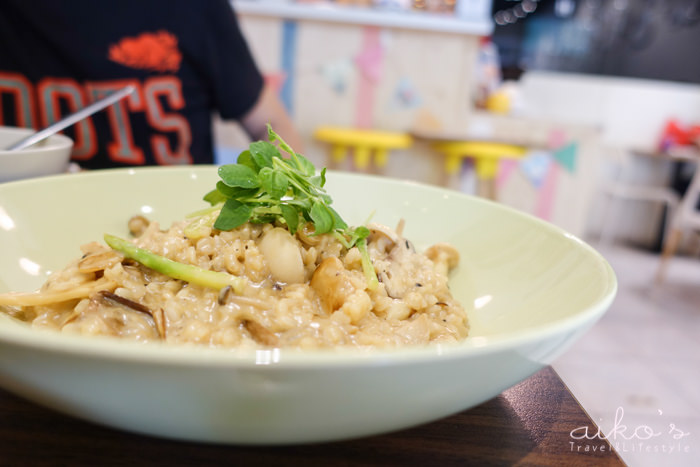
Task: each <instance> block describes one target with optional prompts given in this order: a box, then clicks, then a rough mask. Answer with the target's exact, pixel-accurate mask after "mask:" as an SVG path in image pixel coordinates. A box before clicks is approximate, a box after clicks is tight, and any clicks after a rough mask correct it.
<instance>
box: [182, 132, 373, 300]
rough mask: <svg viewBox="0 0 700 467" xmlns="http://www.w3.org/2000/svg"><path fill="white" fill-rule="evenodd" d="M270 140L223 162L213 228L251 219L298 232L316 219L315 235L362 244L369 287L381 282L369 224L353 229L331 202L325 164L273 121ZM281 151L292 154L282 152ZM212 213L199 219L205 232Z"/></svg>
mask: <svg viewBox="0 0 700 467" xmlns="http://www.w3.org/2000/svg"><path fill="white" fill-rule="evenodd" d="M267 130H268V138H269V141H256V142H253V143H251V144H250V146H249V149H248V150H247V151H243V152H242V153H241V154H240V155H239V156H238V161H237V163H236V164H228V165H222V166H221V167H219V177H220V178H221V180H220V181H219V182H217V184H216V189H215V190H212V191H210V192H209V193H207V194H206V195H204V200H205V201H207V202H208V203H209V204H211V205H212V206H213V207H212V208H210V209H218V206H221V210H220V211H219V214H218V217H216V219H215V221H214V222H213V227H214V228H216V229H219V230H232V229H235V228H237V227H239V226H241V225H243V224H245V223H246V222H251V223H267V222H270V223H274V222H280V223H284V224H286V225H287V228H288V229H289V232H290V233H291V234H292V235H294V234H295V233H296V232H297V230H298V229H299V225H300V223H301V222H302V220H304V221H309V222H312V223H313V227H314V235H322V234H328V233H330V234H332V235H333V236H334V237H335V238H337V239H338V241H340V242H341V243H342V244H343V246H345V247H346V248H348V249H349V248H352V247H355V246H356V247H357V248H358V249H360V252H361V255H362V267H363V270H364V271H365V276H366V277H367V282H368V284H369V287H370V288H373V287H376V284H377V276H376V273H375V272H374V268H373V266H372V263H371V261H370V257H369V253H368V251H367V242H366V239H367V237H368V236H369V230H368V229H367V228H366V227H362V226H361V227H357V228H350V227H348V224H347V223H346V222H345V221H344V220H343V218H342V217H341V216H340V214H339V213H338V212H337V211H336V210H335V209H333V208H332V207H331V205H332V203H333V200H332V199H331V197H330V196H329V195H328V193H326V190H325V188H324V187H325V185H326V169H325V168H323V169H322V170H321V171H320V172H317V171H316V167H314V165H313V163H312V162H311V161H309V160H308V159H307V158H306V157H304V156H302V155H301V154H298V153H297V152H295V151H294V150H293V149H292V148H291V147H290V146H289V145H288V144H287V143H286V142H285V141H284V140H283V139H282V138H281V137H280V136H279V135H278V134H277V133H275V132H274V131H273V130H272V127H270V126H269V125H268V127H267ZM280 150H282V151H284V152H285V153H286V154H287V155H288V156H289V157H283V156H282V153H281V152H280ZM212 217H213V215H211V213H209V212H206V213H204V214H202V215H201V216H200V217H199V218H198V219H197V220H196V221H195V222H197V223H198V224H197V229H193V230H194V231H196V232H198V231H203V227H206V226H207V225H211V224H209V223H210V222H211V220H210V219H211V218H212Z"/></svg>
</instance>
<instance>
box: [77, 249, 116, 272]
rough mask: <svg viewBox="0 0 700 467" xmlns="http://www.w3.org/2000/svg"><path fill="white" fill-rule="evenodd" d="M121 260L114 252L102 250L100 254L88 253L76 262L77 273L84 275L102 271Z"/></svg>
mask: <svg viewBox="0 0 700 467" xmlns="http://www.w3.org/2000/svg"><path fill="white" fill-rule="evenodd" d="M122 259H123V258H122V257H121V256H120V255H119V254H118V253H117V252H115V251H114V250H107V249H104V250H103V251H101V252H95V253H88V254H87V255H86V256H83V258H82V259H81V260H80V261H79V262H78V271H80V272H82V273H84V274H86V273H90V272H98V271H104V270H105V269H107V268H110V267H112V266H114V265H115V264H117V263H118V262H120V261H121V260H122Z"/></svg>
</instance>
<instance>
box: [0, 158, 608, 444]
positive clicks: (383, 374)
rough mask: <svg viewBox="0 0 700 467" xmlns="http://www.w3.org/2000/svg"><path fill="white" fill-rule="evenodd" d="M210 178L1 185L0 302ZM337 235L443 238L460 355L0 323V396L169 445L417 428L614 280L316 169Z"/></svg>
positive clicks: (529, 352)
mask: <svg viewBox="0 0 700 467" xmlns="http://www.w3.org/2000/svg"><path fill="white" fill-rule="evenodd" d="M216 180H217V174H216V169H215V167H211V166H199V167H179V168H143V169H131V170H129V169H123V170H122V169H118V170H107V171H95V172H91V173H81V174H75V175H61V176H55V177H47V178H41V179H33V180H26V181H20V182H12V183H7V184H0V292H6V291H10V290H18V291H29V290H34V289H36V288H38V287H39V286H40V285H41V284H42V283H43V281H44V280H45V279H46V276H47V274H48V273H49V272H50V271H53V270H56V269H58V268H61V267H63V266H64V265H65V264H66V263H67V262H68V261H70V260H71V259H73V258H75V257H76V256H78V255H79V254H80V252H79V250H78V247H79V246H80V245H81V244H83V243H85V242H88V241H92V240H98V241H99V240H101V239H102V235H103V233H105V232H110V233H114V234H120V235H126V221H127V219H128V218H129V217H131V216H133V215H134V214H138V213H142V214H145V215H147V216H149V217H150V218H152V219H155V220H158V221H160V222H161V223H162V224H163V225H168V224H169V223H170V222H171V221H174V220H179V219H181V218H183V217H184V215H185V214H187V213H189V212H192V211H195V210H197V209H199V208H202V207H205V203H204V202H203V201H201V197H202V195H203V194H204V193H206V192H207V191H209V189H211V188H212V187H213V185H214V183H215V181H216ZM327 187H328V189H329V192H330V194H331V195H332V196H333V197H334V200H335V203H334V207H335V208H336V209H337V210H338V211H339V212H340V213H341V214H342V215H343V217H344V218H345V219H346V220H347V221H348V222H349V223H351V224H358V223H361V222H363V221H364V220H365V219H367V217H368V216H369V215H370V214H371V213H372V212H374V213H375V214H374V218H373V220H375V221H377V222H381V223H383V224H386V225H389V226H394V225H396V223H397V222H398V221H399V220H400V219H401V218H403V219H405V220H406V228H405V230H404V233H405V236H406V237H407V238H409V239H412V240H413V241H414V243H415V244H416V246H417V247H418V248H421V247H425V246H427V245H429V244H432V243H436V242H440V241H446V242H450V243H452V244H453V245H455V246H456V247H457V248H458V250H459V251H460V254H461V263H460V266H459V267H458V269H457V270H456V272H455V274H454V276H453V277H452V279H451V282H450V284H451V289H452V291H453V293H454V295H455V296H456V297H457V298H458V299H460V300H461V301H462V303H463V304H464V305H465V307H466V308H467V309H468V310H469V318H470V321H471V334H470V337H469V338H468V339H467V340H466V341H465V342H463V343H461V344H459V345H451V346H445V345H442V346H440V345H436V346H429V347H420V348H406V349H399V350H392V351H376V352H359V351H352V350H339V351H326V352H299V351H288V350H269V351H257V352H254V351H249V352H238V351H228V350H216V349H201V348H191V347H176V346H162V345H155V344H153V345H145V344H138V343H133V342H125V341H119V340H116V339H114V340H113V339H108V338H86V337H77V336H67V335H62V334H59V333H53V332H47V331H45V332H40V331H37V330H32V329H30V328H29V327H28V326H26V325H24V324H22V323H16V322H14V321H12V320H11V319H10V318H8V317H6V316H2V317H1V318H0V385H1V386H2V387H4V388H5V389H7V390H10V391H12V392H15V393H17V394H19V395H22V396H24V397H26V398H28V399H30V400H33V401H35V402H37V403H39V404H43V405H45V406H47V407H50V408H53V409H55V410H58V411H61V412H64V413H66V414H70V415H72V416H76V417H80V418H83V419H87V420H91V421H94V422H97V423H101V424H104V425H108V426H112V427H116V428H120V429H124V430H128V431H133V432H138V433H144V434H151V435H156V436H163V437H168V438H175V439H184V440H196V441H207V442H223V443H241V444H288V443H302V442H317V441H329V440H339V439H347V438H353V437H360V436H367V435H372V434H377V433H384V432H388V431H392V430H397V429H401V428H406V427H410V426H414V425H417V424H421V423H425V422H429V421H432V420H436V419H439V418H441V417H444V416H447V415H450V414H453V413H456V412H459V411H461V410H464V409H466V408H469V407H473V406H475V405H477V404H479V403H481V402H484V401H486V400H488V399H490V398H492V397H494V396H496V395H498V394H499V393H500V392H502V391H503V390H505V389H507V388H508V387H510V386H512V385H514V384H516V383H518V382H520V381H522V380H523V379H525V378H527V377H528V376H530V375H531V374H533V373H535V372H536V371H537V370H539V369H540V368H542V367H543V366H544V365H547V364H549V363H551V362H552V361H553V360H554V359H555V358H556V357H557V356H558V355H560V354H561V352H563V351H564V350H565V349H566V348H567V347H568V346H569V345H570V344H571V343H572V342H573V341H574V340H575V339H576V338H578V337H579V336H580V335H581V334H582V333H584V332H585V331H586V330H587V329H588V328H589V327H590V326H592V325H593V324H594V323H595V322H596V320H598V319H599V318H600V317H601V316H602V315H603V313H604V312H605V311H606V309H607V308H608V307H609V306H610V304H611V302H612V300H613V298H614V296H615V292H616V288H617V285H616V279H615V275H614V273H613V270H612V269H611V267H610V266H609V264H608V263H607V262H606V261H605V259H604V258H603V257H601V256H600V255H599V254H598V253H597V252H596V251H594V250H593V249H592V248H591V247H589V246H588V245H586V244H585V243H583V242H582V241H580V240H579V239H577V238H575V237H573V236H572V235H569V234H567V233H566V232H563V231H562V230H560V229H558V228H556V227H554V226H552V225H550V224H547V223H545V222H542V221H540V220H537V219H535V218H533V217H531V216H528V215H525V214H522V213H520V212H517V211H515V210H513V209H509V208H506V207H504V206H501V205H499V204H495V203H492V202H488V201H484V200H482V199H479V198H475V197H471V196H467V195H464V194H460V193H457V192H453V191H448V190H443V189H440V188H436V187H430V186H425V185H419V184H416V183H411V182H403V181H397V180H392V179H387V178H379V177H371V176H360V175H353V174H342V173H331V174H330V175H329V177H328V184H327Z"/></svg>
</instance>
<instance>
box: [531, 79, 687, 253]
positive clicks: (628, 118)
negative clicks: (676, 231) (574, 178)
mask: <svg viewBox="0 0 700 467" xmlns="http://www.w3.org/2000/svg"><path fill="white" fill-rule="evenodd" d="M519 92H520V98H521V99H522V104H521V106H520V115H522V116H523V117H527V118H546V119H550V120H556V121H560V122H565V123H571V124H583V125H589V126H592V127H596V128H598V129H599V130H600V135H601V149H600V150H601V154H600V155H599V156H598V157H599V159H600V163H599V164H597V171H596V172H594V174H593V175H594V177H595V189H594V193H597V196H595V199H594V200H592V207H591V215H590V219H589V224H588V226H587V228H586V231H587V233H588V234H589V235H590V236H593V237H595V236H597V235H598V233H599V231H600V229H601V227H602V221H603V216H602V214H603V213H604V211H605V208H606V200H605V198H604V197H603V196H601V195H600V190H601V188H602V187H603V186H604V184H607V183H611V182H612V180H613V177H615V176H617V175H618V171H617V168H616V167H615V164H617V163H619V162H623V163H629V165H627V166H626V167H625V170H626V172H625V173H624V174H623V176H624V177H626V178H627V179H628V180H632V181H636V182H639V183H646V184H651V185H657V186H664V185H667V184H668V182H669V177H670V169H671V167H670V165H669V164H668V163H666V162H663V161H659V160H655V159H652V158H648V157H640V156H632V157H631V158H630V159H628V160H621V159H620V157H619V153H620V150H630V149H635V150H641V151H653V150H654V149H655V148H656V147H657V144H658V142H659V138H660V134H661V132H662V129H663V127H664V125H665V123H666V121H667V120H669V119H671V118H674V119H677V120H678V121H680V122H683V123H685V124H692V123H697V122H700V86H698V85H690V84H681V83H674V82H668V81H653V80H642V79H633V78H615V77H597V76H591V75H580V74H566V73H555V72H532V71H530V72H527V73H526V74H525V75H524V76H523V77H522V79H521V81H520V83H519ZM625 208H626V209H625V211H624V219H621V220H620V221H619V231H618V232H619V235H620V237H621V239H627V240H629V241H632V242H634V243H639V244H643V245H651V244H653V243H654V242H655V241H656V240H657V236H658V225H659V223H660V222H661V221H662V219H661V216H662V214H663V211H662V210H661V209H660V207H659V206H658V205H653V204H649V203H636V202H628V203H626V204H625Z"/></svg>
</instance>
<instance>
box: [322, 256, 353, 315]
mask: <svg viewBox="0 0 700 467" xmlns="http://www.w3.org/2000/svg"><path fill="white" fill-rule="evenodd" d="M311 288H312V289H314V290H315V291H316V294H317V295H318V296H319V297H320V298H321V301H322V302H323V304H324V305H325V306H326V308H327V309H328V311H330V312H333V311H335V310H337V309H339V308H340V307H341V306H343V304H344V303H345V301H346V300H347V299H348V297H349V296H350V295H351V294H352V293H353V292H354V291H355V287H354V286H353V285H352V282H351V281H350V278H349V277H348V271H347V270H346V269H345V267H344V266H343V262H342V261H340V260H339V259H338V258H336V257H335V256H329V257H328V258H326V259H324V260H323V261H321V264H319V265H318V267H317V268H316V271H314V274H313V276H311Z"/></svg>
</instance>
